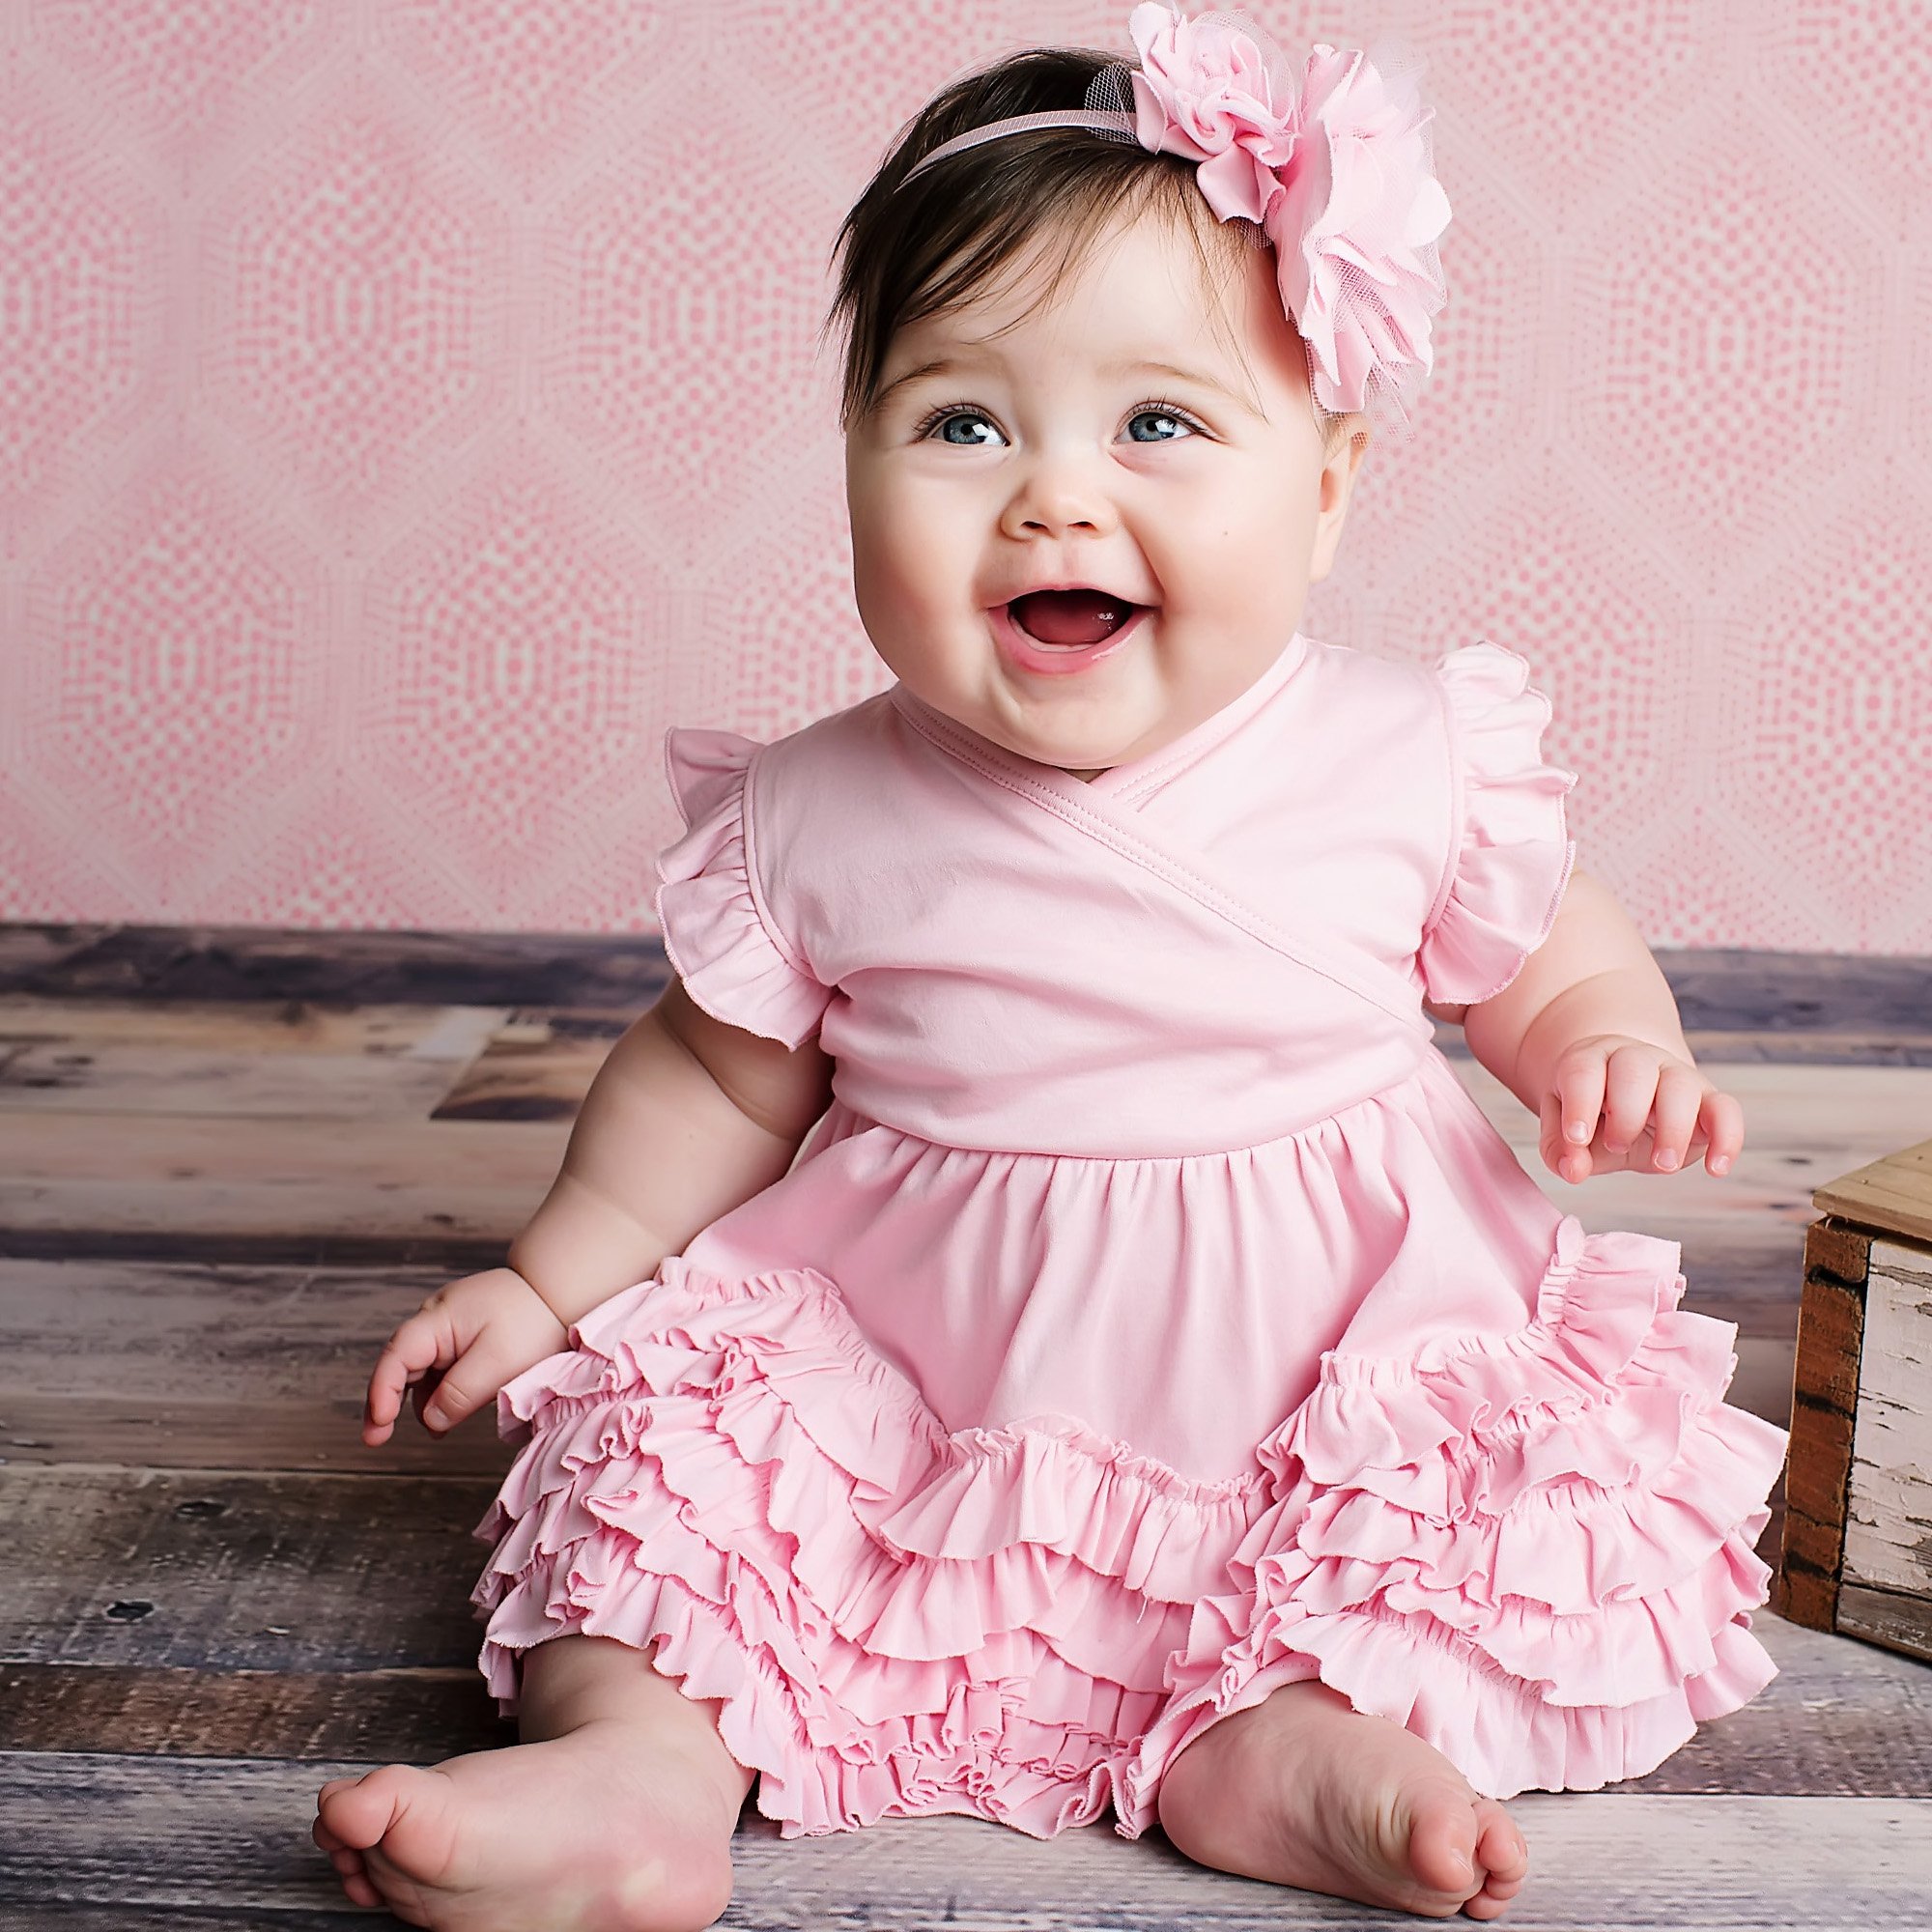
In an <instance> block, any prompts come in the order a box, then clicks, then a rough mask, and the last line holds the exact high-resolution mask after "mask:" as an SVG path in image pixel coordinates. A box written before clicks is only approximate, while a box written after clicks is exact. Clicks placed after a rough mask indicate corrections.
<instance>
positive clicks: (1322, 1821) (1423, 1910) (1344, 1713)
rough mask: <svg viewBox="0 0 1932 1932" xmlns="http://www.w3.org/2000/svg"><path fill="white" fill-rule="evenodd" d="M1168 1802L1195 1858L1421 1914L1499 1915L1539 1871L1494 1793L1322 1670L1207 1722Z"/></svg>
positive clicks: (1171, 1783)
mask: <svg viewBox="0 0 1932 1932" xmlns="http://www.w3.org/2000/svg"><path fill="white" fill-rule="evenodd" d="M1158 1809H1159V1814H1160V1823H1161V1829H1162V1830H1163V1831H1164V1832H1166V1833H1167V1835H1168V1836H1169V1837H1170V1838H1171V1839H1172V1840H1173V1841H1174V1843H1175V1844H1176V1845H1177V1846H1179V1849H1180V1850H1181V1851H1183V1852H1184V1853H1186V1855H1187V1856H1188V1857H1189V1858H1191V1859H1193V1860H1195V1861H1196V1862H1197V1863H1201V1864H1208V1865H1213V1866H1215V1867H1216V1868H1217V1869H1219V1870H1221V1871H1232V1872H1239V1873H1242V1874H1243V1875H1245V1876H1246V1877H1249V1878H1261V1879H1269V1880H1271V1881H1273V1883H1275V1884H1276V1885H1292V1886H1294V1887H1297V1888H1298V1889H1301V1890H1303V1891H1325V1892H1329V1893H1332V1894H1333V1895H1334V1896H1335V1897H1337V1898H1352V1899H1355V1900H1358V1901H1359V1902H1360V1903H1362V1904H1364V1905H1381V1906H1391V1907H1394V1908H1395V1909H1396V1910H1398V1911H1403V1912H1413V1913H1417V1914H1419V1915H1421V1916H1422V1917H1423V1918H1453V1917H1454V1916H1455V1915H1456V1914H1457V1913H1459V1912H1461V1913H1465V1914H1467V1916H1468V1917H1469V1918H1495V1917H1496V1916H1497V1915H1498V1914H1499V1913H1500V1912H1501V1911H1502V1910H1503V1908H1504V1906H1505V1905H1506V1904H1507V1903H1508V1902H1509V1900H1511V1899H1512V1898H1514V1897H1515V1896H1516V1894H1517V1893H1518V1892H1519V1891H1520V1889H1522V1882H1523V1878H1524V1876H1525V1875H1526V1874H1527V1873H1528V1870H1529V1852H1528V1848H1527V1847H1526V1846H1525V1845H1524V1843H1523V1839H1522V1834H1521V1833H1520V1832H1519V1831H1518V1830H1517V1828H1516V1824H1515V1821H1514V1820H1513V1819H1512V1818H1511V1817H1510V1815H1509V1813H1508V1812H1507V1811H1506V1810H1504V1808H1503V1806H1502V1804H1501V1803H1500V1802H1499V1801H1498V1800H1496V1799H1493V1798H1482V1797H1478V1796H1477V1794H1476V1792H1475V1791H1474V1790H1473V1789H1472V1788H1471V1787H1470V1785H1469V1782H1468V1780H1467V1779H1466V1778H1465V1777H1463V1774H1462V1773H1461V1772H1459V1771H1458V1770H1457V1769H1456V1767H1455V1766H1454V1765H1453V1764H1451V1763H1450V1762H1449V1760H1448V1759H1447V1758H1445V1757H1444V1756H1443V1755H1442V1753H1441V1752H1440V1751H1438V1750H1436V1749H1435V1747H1434V1746H1433V1745H1430V1744H1428V1743H1426V1742H1425V1741H1424V1740H1423V1739H1421V1738H1418V1737H1417V1736H1416V1735H1415V1734H1414V1733H1413V1732H1412V1731H1407V1730H1405V1729H1404V1728H1403V1726H1402V1725H1400V1724H1397V1723H1393V1722H1391V1721H1390V1720H1389V1719H1386V1718H1376V1717H1371V1716H1369V1715H1368V1714H1367V1713H1366V1712H1362V1711H1357V1710H1356V1709H1355V1708H1354V1706H1353V1705H1352V1704H1350V1702H1349V1700H1348V1698H1347V1697H1345V1696H1344V1695H1343V1694H1342V1693H1341V1692H1340V1691H1339V1690H1330V1689H1329V1687H1328V1686H1327V1685H1325V1684H1323V1683H1321V1681H1320V1680H1319V1679H1314V1678H1311V1679H1309V1680H1308V1681H1307V1682H1306V1683H1301V1684H1289V1685H1284V1686H1283V1687H1282V1689H1280V1690H1276V1691H1274V1692H1273V1693H1272V1694H1271V1695H1269V1696H1268V1697H1266V1698H1264V1700H1263V1701H1262V1702H1261V1703H1260V1704H1257V1705H1254V1706H1253V1707H1251V1708H1250V1709H1248V1710H1245V1711H1236V1713H1235V1714H1234V1716H1233V1717H1230V1718H1222V1719H1218V1720H1217V1721H1215V1722H1214V1723H1212V1724H1210V1725H1209V1726H1208V1729H1207V1730H1205V1731H1203V1732H1202V1733H1200V1735H1199V1736H1198V1737H1196V1738H1195V1740H1194V1741H1193V1743H1191V1744H1190V1745H1188V1746H1187V1747H1186V1748H1185V1749H1184V1750H1183V1751H1182V1752H1181V1753H1180V1755H1179V1757H1178V1758H1176V1759H1175V1761H1174V1763H1173V1764H1172V1765H1171V1766H1169V1768H1168V1772H1167V1776H1166V1777H1165V1778H1164V1779H1163V1780H1162V1783H1161V1788H1160V1797H1159V1804H1158Z"/></svg>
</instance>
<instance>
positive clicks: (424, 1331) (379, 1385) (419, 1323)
mask: <svg viewBox="0 0 1932 1932" xmlns="http://www.w3.org/2000/svg"><path fill="white" fill-rule="evenodd" d="M455 1355H456V1346H455V1338H454V1336H453V1335H452V1334H451V1333H450V1330H449V1325H448V1323H447V1321H445V1320H444V1318H443V1317H442V1316H441V1315H440V1313H437V1312H435V1311H432V1310H429V1309H423V1310H421V1311H419V1312H418V1313H417V1314H414V1315H412V1316H411V1317H410V1319H409V1320H408V1321H405V1322H404V1323H403V1325H402V1326H401V1327H400V1328H398V1329H397V1330H396V1332H395V1333H394V1334H393V1335H391V1336H390V1337H389V1339H388V1341H387V1343H385V1344H384V1349H383V1352H382V1353H381V1354H380V1355H379V1356H378V1357H377V1358H376V1366H375V1368H374V1370H372V1371H371V1373H370V1376H369V1395H368V1401H367V1405H366V1407H365V1409H364V1412H363V1418H362V1440H363V1441H364V1442H366V1443H367V1444H368V1445H369V1447H370V1448H372V1449H379V1448H381V1447H382V1445H383V1444H384V1442H386V1441H387V1440H388V1439H389V1435H390V1433H391V1431H392V1430H393V1429H394V1427H395V1422H396V1417H397V1416H398V1415H400V1414H401V1413H402V1407H403V1396H404V1393H405V1391H406V1390H407V1389H409V1387H410V1386H411V1385H412V1383H414V1382H418V1381H420V1380H421V1379H422V1378H423V1377H424V1376H426V1375H427V1374H429V1373H430V1371H431V1370H433V1369H440V1368H447V1367H448V1365H449V1363H450V1362H451V1361H452V1360H454V1359H455Z"/></svg>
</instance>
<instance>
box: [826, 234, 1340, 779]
mask: <svg viewBox="0 0 1932 1932" xmlns="http://www.w3.org/2000/svg"><path fill="white" fill-rule="evenodd" d="M1030 281H1031V278H1030V277H1022V278H1020V279H1018V280H1017V281H1016V282H1015V285H1014V286H1013V287H1012V288H1011V289H1010V290H1009V291H1005V292H1002V293H1000V294H999V295H997V296H995V297H992V298H982V299H979V300H975V301H973V302H971V303H968V304H967V305H965V306H963V307H961V308H958V309H955V310H952V311H951V312H949V313H947V314H944V315H937V316H931V317H928V318H927V319H926V320H924V321H923V322H920V323H917V324H915V325H913V326H912V327H907V328H904V329H901V330H900V331H899V333H898V335H897V336H896V337H895V339H894V342H893V345H892V352H891V355H890V356H889V358H888V361H887V364H886V368H885V372H884V377H883V389H882V394H881V397H880V401H879V403H878V404H877V406H876V407H875V408H874V409H873V410H872V411H871V412H870V413H869V414H867V415H866V416H865V417H863V418H861V419H860V420H859V421H857V422H856V423H854V425H853V426H852V429H851V431H850V433H849V435H848V437H847V439H846V462H845V471H846V494H847V499H848V501H849V504H850V507H851V515H852V561H853V579H854V587H855V589H856V591H857V593H858V603H859V613H860V616H861V617H862V618H863V620H864V622H865V625H866V629H867V633H868V634H869V635H870V637H871V639H872V642H873V644H874V645H875V646H876V648H877V650H878V652H879V655H880V656H881V657H882V658H884V659H885V661H886V663H887V664H888V665H889V666H890V667H891V668H892V669H893V670H894V671H895V673H896V674H897V676H898V678H899V680H900V681H901V682H902V683H903V684H904V685H905V686H906V687H907V689H908V690H910V691H911V692H912V693H913V694H914V695H915V696H919V697H922V698H923V699H924V700H925V701H926V702H927V703H928V704H930V705H932V706H933V707H934V709H936V710H938V711H941V712H943V713H945V714H946V715H947V716H948V717H951V718H953V719H955V720H957V721H958V722H959V723H960V724H962V725H968V726H970V727H971V728H972V729H973V730H975V731H977V732H979V733H980V735H981V736H982V737H986V738H990V739H992V740H993V741H994V742H995V743H996V744H1000V745H1004V746H1005V747H1006V748H1007V749H1008V750H1009V751H1011V752H1016V753H1020V755H1021V756H1023V757H1027V758H1032V759H1035V760H1037V761H1038V762H1040V763H1042V764H1052V765H1059V766H1061V767H1063V768H1064V769H1065V770H1067V771H1072V772H1077V773H1078V774H1079V775H1080V776H1081V777H1083V778H1086V777H1091V776H1093V775H1094V773H1095V772H1096V771H1100V770H1103V769H1105V768H1106V767H1107V766H1110V765H1115V764H1120V763H1122V762H1124V761H1126V760H1128V759H1131V758H1138V757H1141V756H1143V755H1145V754H1146V753H1151V752H1154V751H1158V750H1159V749H1160V747H1161V746H1163V745H1165V744H1167V743H1169V742H1170V741H1171V740H1173V739H1175V738H1178V737H1179V736H1180V735H1181V733H1183V732H1184V731H1187V730H1189V729H1191V728H1192V727H1193V726H1194V725H1198V724H1200V723H1201V722H1202V721H1203V720H1204V719H1206V718H1208V717H1210V716H1211V715H1212V714H1213V713H1214V712H1216V711H1219V710H1220V709H1221V708H1222V707H1223V706H1225V705H1227V704H1229V703H1231V702H1232V701H1233V700H1234V699H1235V698H1236V697H1237V696H1239V695H1240V694H1241V693H1242V692H1243V691H1245V690H1246V689H1247V688H1248V686H1249V685H1251V684H1252V683H1254V681H1255V680H1256V678H1258V677H1259V676H1260V675H1261V674H1262V672H1263V671H1264V670H1265V669H1266V668H1268V666H1269V665H1271V664H1272V663H1273V662H1274V660H1275V659H1276V658H1277V657H1278V656H1279V655H1280V653H1281V652H1282V650H1283V649H1284V648H1285V646H1286V645H1287V643H1288V641H1289V639H1291V638H1292V637H1293V633H1294V630H1295V627H1296V626H1297V624H1298V623H1299V622H1300V620H1301V611H1302V606H1303V604H1304V602H1305V601H1306V598H1307V594H1308V586H1309V584H1310V583H1312V582H1319V581H1320V580H1321V578H1322V577H1324V576H1325V575H1326V574H1327V571H1328V567H1329V564H1330V562H1331V561H1332V559H1333V556H1334V554H1335V548H1336V545H1337V543H1338V542H1339V540H1340V537H1341V532H1342V523H1343V519H1344V516H1345V515H1346V513H1347V508H1348V499H1349V493H1350V486H1351V484H1352V482H1353V479H1354V475H1355V471H1356V469H1357V467H1358V466H1359V463H1360V460H1361V457H1362V454H1363V452H1364V450H1365V449H1366V447H1367V432H1366V429H1365V428H1363V427H1362V426H1361V425H1360V424H1359V422H1358V421H1354V422H1351V423H1350V429H1353V430H1358V431H1359V434H1357V435H1353V436H1338V437H1337V438H1336V439H1335V440H1334V442H1333V444H1332V445H1331V446H1330V447H1329V448H1328V449H1326V450H1324V448H1323V445H1322V438H1321V431H1320V430H1319V429H1318V427H1317V426H1316V421H1315V416H1314V407H1313V403H1312V401H1311V399H1310V396H1309V389H1308V374H1307V361H1306V355H1305V352H1304V350H1303V347H1302V343H1301V338H1300V336H1299V335H1298V334H1297V333H1296V332H1295V329H1294V326H1293V323H1292V322H1290V320H1289V319H1288V317H1287V315H1286V314H1285V313H1284V311H1283V309H1282V305H1281V298H1280V296H1279V294H1278V293H1277V290H1276V284H1275V277H1274V258H1273V255H1272V253H1271V252H1270V251H1268V250H1266V249H1262V248H1256V249H1253V250H1251V251H1248V253H1247V254H1246V257H1245V259H1244V260H1243V262H1242V264H1241V266H1240V268H1239V270H1237V271H1236V272H1235V273H1234V274H1232V275H1231V276H1229V278H1228V279H1227V281H1226V282H1225V284H1224V285H1223V288H1222V292H1221V296H1220V300H1221V302H1222V304H1223V311H1224V313H1225V317H1226V321H1225V323H1223V324H1222V325H1221V326H1220V327H1218V328H1217V326H1216V322H1215V317H1214V313H1213V304H1214V301H1215V297H1214V295H1213V293H1212V289H1211V286H1210V285H1209V284H1208V282H1207V281H1206V280H1205V279H1204V274H1203V268H1202V264H1201V260H1200V257H1199V255H1198V254H1197V252H1196V249H1195V245H1194V242H1193V241H1192V240H1191V238H1189V237H1188V236H1187V235H1186V234H1184V233H1180V232H1178V231H1177V230H1176V229H1175V228H1174V227H1173V225H1172V223H1171V221H1170V220H1169V219H1167V218H1165V217H1163V216H1162V215H1160V214H1159V213H1150V214H1145V215H1142V216H1141V217H1139V218H1138V219H1132V218H1123V219H1122V221H1120V222H1117V223H1116V224H1115V226H1114V227H1113V228H1112V229H1111V230H1109V231H1106V232H1104V233H1103V234H1102V235H1101V236H1100V237H1099V238H1098V239H1097V240H1096V241H1095V243H1094V247H1093V248H1092V250H1091V251H1090V252H1089V253H1088V255H1087V257H1086V259H1085V261H1084V262H1083V263H1082V264H1081V265H1080V266H1078V267H1076V268H1075V269H1074V270H1072V271H1071V272H1070V273H1069V274H1068V276H1067V277H1066V279H1065V281H1064V282H1063V284H1062V286H1061V290H1060V294H1059V296H1058V298H1056V299H1055V300H1054V301H1053V302H1052V303H1051V304H1049V305H1043V306H1039V307H1037V309H1036V311H1035V312H1034V313H1032V314H1028V313H1026V311H1027V309H1028V308H1029V306H1030V305H1031V302H1032V297H1033V294H1034V290H1035V288H1037V286H1038V285H1037V282H1031V285H1030ZM1230 337H1232V338H1233V339H1232V340H1230V339H1229V338H1230ZM1076 587H1084V588H1085V589H1086V590H1088V591H1090V592H1099V593H1102V595H1101V596H1099V597H1094V596H1093V595H1087V596H1077V595H1067V596H1059V597H1051V596H1049V597H1044V598H1040V597H1031V596H1030V595H1029V593H1033V592H1037V591H1042V590H1048V591H1067V590H1069V589H1072V588H1076ZM1122 613H1124V615H1125V621H1124V622H1121V623H1118V624H1116V625H1114V626H1113V627H1112V628H1111V629H1110V628H1109V624H1110V618H1111V617H1115V616H1119V615H1121V614H1122Z"/></svg>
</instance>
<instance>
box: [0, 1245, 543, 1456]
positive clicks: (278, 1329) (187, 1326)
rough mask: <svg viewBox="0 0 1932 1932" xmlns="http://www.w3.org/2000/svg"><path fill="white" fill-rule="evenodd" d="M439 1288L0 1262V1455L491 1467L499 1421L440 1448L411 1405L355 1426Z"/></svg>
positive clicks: (460, 1433)
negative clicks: (406, 1328) (417, 1312)
mask: <svg viewBox="0 0 1932 1932" xmlns="http://www.w3.org/2000/svg"><path fill="white" fill-rule="evenodd" d="M448 1278H449V1277H448V1276H447V1274H445V1273H444V1272H443V1271H442V1270H440V1269H407V1268H383V1269H353V1268H294V1267H289V1268H249V1267H221V1266H198V1267H188V1266H168V1265H163V1264H156V1263H152V1262H141V1263H115V1262H99V1261H85V1262H74V1261H70V1262H43V1261H19V1260H12V1261H0V1335H4V1336H5V1341H6V1346H5V1350H4V1354H0V1461H6V1462H11V1463H132V1464H140V1465H144V1466H148V1467H154V1468H195V1469H240V1470H262V1469H311V1470H318V1471H320V1470H334V1471H340V1472H344V1473H349V1474H373V1473H378V1472H381V1471H384V1470H389V1471H420V1472H423V1473H426V1474H437V1475H445V1476H454V1475H488V1474H492V1473H497V1474H500V1472H501V1471H502V1470H503V1469H504V1468H506V1467H507V1466H508V1463H509V1459H510V1453H511V1452H510V1450H509V1449H508V1447H507V1446H506V1445H505V1444H504V1443H502V1442H501V1441H499V1440H498V1439H497V1435H496V1431H495V1418H494V1415H479V1416H475V1417H472V1418H471V1419H470V1420H469V1422H467V1423H465V1424H464V1425H463V1427H462V1428H460V1429H457V1430H455V1431H453V1432H451V1434H450V1435H447V1436H445V1437H443V1438H442V1439H440V1440H438V1439H437V1438H435V1437H433V1436H431V1435H429V1434H428V1432H427V1431H425V1430H424V1429H423V1428H422V1427H421V1425H420V1424H419V1423H418V1422H417V1421H416V1420H415V1417H414V1416H413V1415H412V1414H409V1413H407V1412H406V1414H405V1417H404V1419H403V1421H402V1423H401V1425H400V1426H399V1427H398V1429H397V1431H396V1433H395V1435H392V1436H391V1437H390V1439H389V1441H388V1442H386V1443H385V1444H384V1446H383V1447H382V1448H380V1449H370V1448H367V1447H365V1446H364V1444H363V1442H362V1439H361V1435H360V1433H359V1432H360V1423H361V1414H362V1397H363V1392H364V1390H365V1389H366V1388H367V1386H368V1377H369V1372H370V1370H371V1369H372V1368H373V1367H374V1366H375V1360H376V1356H377V1353H378V1351H379V1350H380V1349H381V1347H382V1344H383V1342H384V1340H385V1339H386V1337H387V1336H388V1335H389V1333H390V1332H391V1331H392V1330H393V1329H394V1327H395V1326H396V1324H397V1323H398V1322H399V1321H403V1320H404V1319H405V1318H407V1317H408V1316H409V1315H410V1314H412V1312H413V1311H414V1309H415V1308H416V1306H417V1305H418V1304H419V1303H420V1302H421V1300H422V1299H423V1297H424V1296H425V1295H427V1294H429V1293H431V1292H432V1291H433V1290H435V1289H436V1288H438V1287H440V1285H441V1284H442V1283H443V1282H444V1281H446V1280H447V1279H448ZM77 1336H85V1337H86V1338H87V1346H86V1347H85V1348H76V1347H75V1346H74V1342H75V1338H76V1337H77Z"/></svg>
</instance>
